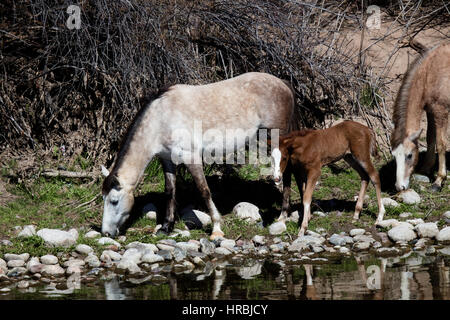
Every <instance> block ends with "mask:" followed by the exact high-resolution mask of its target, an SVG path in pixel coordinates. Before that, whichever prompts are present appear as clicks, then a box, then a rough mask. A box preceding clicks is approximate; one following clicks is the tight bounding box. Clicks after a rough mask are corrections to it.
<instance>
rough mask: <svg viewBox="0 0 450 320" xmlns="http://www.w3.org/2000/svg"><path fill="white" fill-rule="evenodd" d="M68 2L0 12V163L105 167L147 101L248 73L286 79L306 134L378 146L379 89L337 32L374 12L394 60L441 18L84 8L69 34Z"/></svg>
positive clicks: (218, 5)
mask: <svg viewBox="0 0 450 320" xmlns="http://www.w3.org/2000/svg"><path fill="white" fill-rule="evenodd" d="M369 2H370V1H369ZM71 4H72V3H71V2H70V1H45V0H29V1H21V2H17V1H13V0H6V1H3V2H2V4H1V5H0V15H1V17H2V18H1V19H2V20H1V23H0V35H1V47H0V50H1V52H0V56H1V60H0V127H1V128H2V129H1V131H0V158H3V159H0V162H3V164H4V163H5V161H6V160H5V158H6V159H8V158H10V157H16V158H21V157H23V155H24V154H28V155H30V154H31V155H33V156H35V157H37V155H39V157H37V158H38V160H37V161H41V160H43V159H48V158H51V156H52V154H55V153H61V154H63V155H64V157H66V158H73V157H76V156H79V155H83V157H85V158H87V159H90V160H91V161H92V163H98V162H102V163H105V161H106V164H107V165H109V164H110V163H111V162H112V161H113V156H114V154H115V153H116V151H117V147H118V145H119V143H120V139H121V137H122V135H123V133H124V132H125V130H126V128H127V125H128V124H129V122H130V121H131V119H132V118H133V116H134V114H135V113H136V112H137V110H138V109H139V107H140V105H141V101H142V98H143V97H144V96H145V95H146V93H147V92H148V91H153V90H156V89H157V88H159V87H163V86H166V85H168V84H173V83H188V84H200V83H208V82H213V81H218V80H222V79H224V78H229V77H233V76H235V75H238V74H241V73H244V72H248V71H262V72H268V73H271V74H274V75H276V76H278V77H280V78H283V79H288V80H289V81H291V83H292V84H293V86H294V88H295V91H296V97H297V103H298V107H299V108H300V109H301V114H302V119H301V120H302V124H303V125H304V126H308V127H321V126H323V125H324V121H325V120H326V119H327V118H332V117H336V118H340V117H347V118H349V117H352V116H360V117H362V118H364V119H365V121H366V122H367V123H368V125H369V126H371V127H377V128H381V130H382V131H381V132H378V134H379V137H380V143H385V142H386V141H388V138H389V134H390V130H391V127H390V112H389V110H388V107H387V105H386V101H385V95H384V90H385V86H386V85H387V84H388V81H389V80H386V79H385V77H383V73H382V72H381V73H380V74H378V75H377V76H376V77H375V76H374V74H373V72H372V70H371V69H370V68H369V67H368V66H367V64H366V62H365V49H364V50H362V47H361V46H359V45H356V46H355V44H354V43H352V41H350V40H349V39H348V38H347V37H345V30H349V29H353V30H357V31H358V32H361V33H362V36H361V39H363V35H364V30H365V23H366V20H367V13H366V11H365V10H361V9H362V8H367V6H368V5H369V4H377V5H379V6H380V7H381V9H382V12H383V13H384V14H385V15H387V16H388V17H390V18H391V19H392V20H396V21H397V22H398V24H399V25H400V28H403V29H402V30H404V32H403V33H402V40H401V41H399V43H398V45H397V46H396V49H397V50H398V49H399V48H401V47H402V46H411V44H412V45H413V46H414V42H413V41H410V40H411V39H414V35H415V34H417V33H418V32H420V31H421V30H422V29H423V28H428V27H434V26H438V25H442V24H444V23H448V22H446V21H448V17H449V7H448V5H447V6H446V5H445V1H425V2H422V1H401V0H396V1H394V0H391V1H372V2H370V3H368V1H361V2H358V1H356V2H355V1H317V0H315V1H296V0H288V1H281V0H280V1H277V0H257V1H250V0H238V1H225V0H215V1H212V0H210V1H200V2H196V1H173V0H165V1H154V0H146V1H144V0H128V1H106V0H92V1H81V2H80V9H81V28H80V29H73V30H70V29H69V28H67V27H66V21H67V19H68V17H69V14H68V13H67V11H66V10H67V7H68V6H69V5H71ZM391 31H392V32H393V30H391ZM386 36H388V35H385V36H382V37H380V38H379V39H377V41H383V39H384V37H386ZM361 41H362V40H361ZM416 47H417V45H416ZM355 48H356V49H355ZM418 48H419V49H418V50H420V45H419V47H418ZM358 49H359V50H358ZM393 54H394V53H393ZM388 67H389V61H387V62H386V68H388ZM31 163H32V164H33V168H32V169H30V167H29V168H25V167H23V166H19V167H18V168H17V170H18V171H20V170H23V172H24V174H25V175H30V174H31V173H33V172H35V171H36V169H39V170H41V168H40V166H39V165H38V166H36V162H35V161H31Z"/></svg>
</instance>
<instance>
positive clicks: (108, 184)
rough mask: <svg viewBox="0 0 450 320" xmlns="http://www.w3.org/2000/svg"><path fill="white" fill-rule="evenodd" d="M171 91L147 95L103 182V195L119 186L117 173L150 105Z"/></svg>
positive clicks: (163, 89) (162, 90)
mask: <svg viewBox="0 0 450 320" xmlns="http://www.w3.org/2000/svg"><path fill="white" fill-rule="evenodd" d="M169 90H170V86H167V87H164V88H160V89H158V91H155V92H152V93H151V94H149V95H147V96H146V97H145V98H144V99H142V104H143V107H142V108H141V109H139V111H138V112H137V114H136V116H135V117H134V119H133V121H132V122H131V124H130V125H129V126H128V129H127V132H126V133H125V135H124V138H122V141H121V143H120V147H119V153H118V154H117V157H116V160H115V163H114V167H113V169H112V170H111V172H110V174H109V176H108V177H106V179H105V180H104V181H103V186H102V192H103V193H108V192H109V191H110V190H111V189H112V188H114V187H116V186H117V184H118V180H117V171H118V170H119V168H120V166H121V165H122V162H123V159H124V158H125V155H126V154H127V153H128V150H129V148H130V144H131V141H132V140H133V136H134V134H135V133H136V131H137V130H138V128H139V127H140V125H141V123H142V120H143V119H144V115H145V113H146V111H147V110H148V109H149V108H150V105H151V104H152V102H153V101H155V100H156V99H158V98H160V97H161V96H163V95H164V94H165V93H166V92H167V91H169Z"/></svg>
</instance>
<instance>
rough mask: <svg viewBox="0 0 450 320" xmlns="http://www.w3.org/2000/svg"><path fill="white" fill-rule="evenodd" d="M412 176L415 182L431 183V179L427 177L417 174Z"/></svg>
mask: <svg viewBox="0 0 450 320" xmlns="http://www.w3.org/2000/svg"><path fill="white" fill-rule="evenodd" d="M412 176H413V179H414V180H415V181H418V182H425V183H430V178H428V177H427V176H424V175H421V174H417V173H415V174H413V175H412Z"/></svg>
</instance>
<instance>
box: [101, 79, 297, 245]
mask: <svg viewBox="0 0 450 320" xmlns="http://www.w3.org/2000/svg"><path fill="white" fill-rule="evenodd" d="M294 101H295V100H294V94H293V92H292V89H291V88H290V86H289V85H288V84H287V83H285V82H284V81H282V80H280V79H278V78H276V77H274V76H272V75H269V74H266V73H257V72H251V73H246V74H243V75H240V76H238V77H235V78H232V79H228V80H224V81H220V82H216V83H211V84H206V85H198V86H191V85H175V86H172V87H170V88H169V89H168V90H167V91H165V92H162V93H160V94H159V95H158V96H156V97H154V99H153V100H152V101H151V103H149V104H147V105H146V106H145V107H144V108H143V109H142V110H141V111H140V112H139V113H138V115H137V116H136V118H135V119H134V121H133V123H132V124H131V126H130V127H129V130H128V133H127V135H126V138H125V140H124V143H123V145H122V147H121V148H120V151H119V154H118V156H117V159H116V161H115V163H114V166H113V168H112V170H111V172H109V171H108V170H107V169H106V168H102V172H103V174H104V175H105V176H107V177H106V179H105V181H104V182H103V189H102V194H103V199H104V211H103V221H102V233H103V234H105V235H109V236H112V237H114V236H116V235H117V234H118V233H119V232H120V231H122V230H121V227H123V225H124V223H125V221H126V220H128V218H129V215H130V211H131V209H132V207H133V203H134V196H133V192H134V190H135V189H136V186H137V184H138V183H139V181H140V178H141V177H142V175H143V174H144V170H145V168H146V167H147V165H148V163H149V162H150V160H151V159H152V158H153V157H155V156H157V157H159V158H160V159H161V161H162V165H163V170H164V177H165V193H166V196H167V209H166V216H165V220H164V222H163V225H162V228H161V229H160V230H161V231H162V232H165V233H168V232H170V231H171V230H172V229H173V225H174V219H175V217H174V211H175V179H176V177H175V173H176V166H177V165H178V164H185V165H186V167H187V169H188V170H189V171H190V173H191V174H192V177H193V180H194V181H195V184H196V185H197V188H198V189H199V191H200V193H201V195H202V197H203V199H204V201H205V203H206V206H207V208H208V211H209V214H210V215H211V218H212V222H213V232H212V235H211V238H215V237H221V236H223V235H224V234H223V232H222V230H221V228H220V220H221V215H220V213H219V211H218V210H217V208H216V206H215V204H214V202H213V200H212V197H211V192H210V190H209V187H208V184H207V182H206V179H205V175H204V173H203V155H204V154H205V153H206V154H209V155H211V154H212V153H215V154H216V153H218V152H220V153H222V151H223V149H224V148H225V147H226V150H227V151H228V150H229V149H230V148H229V147H230V145H226V146H224V145H223V144H221V143H223V141H222V139H219V141H218V140H217V139H214V138H217V137H218V136H220V137H225V136H226V135H227V134H228V132H229V131H228V130H231V131H234V133H236V132H237V134H236V135H235V138H236V140H233V139H232V140H231V147H232V149H231V150H234V149H235V148H236V150H240V149H241V148H242V147H245V142H246V139H253V138H254V137H255V136H256V134H257V133H258V130H259V129H261V128H267V129H279V130H280V134H286V133H288V132H290V131H291V130H292V129H294V128H296V127H297V125H298V119H299V117H298V112H297V111H296V110H297V109H296V108H295V103H294ZM197 129H201V131H205V134H206V132H210V133H213V135H212V136H211V135H210V136H209V138H207V137H206V136H205V135H203V136H202V134H201V132H200V135H198V134H197V131H198V130H197ZM235 141H236V144H235V143H234V142H235ZM226 143H228V140H227V141H226Z"/></svg>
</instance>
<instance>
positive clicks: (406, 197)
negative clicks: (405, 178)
mask: <svg viewBox="0 0 450 320" xmlns="http://www.w3.org/2000/svg"><path fill="white" fill-rule="evenodd" d="M398 197H399V199H400V201H402V202H403V203H406V204H416V203H420V196H419V194H418V193H417V192H415V191H414V190H413V189H409V190H406V191H402V192H400V194H399V195H398Z"/></svg>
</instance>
